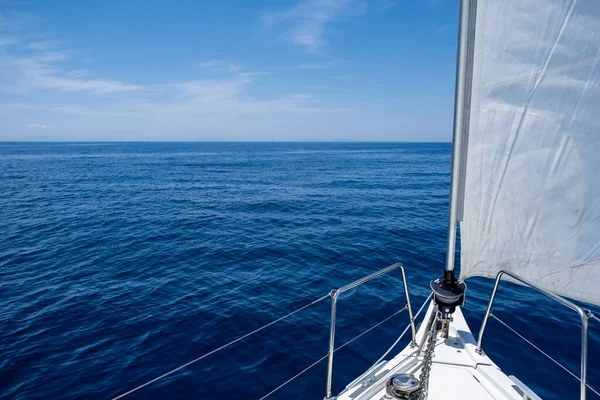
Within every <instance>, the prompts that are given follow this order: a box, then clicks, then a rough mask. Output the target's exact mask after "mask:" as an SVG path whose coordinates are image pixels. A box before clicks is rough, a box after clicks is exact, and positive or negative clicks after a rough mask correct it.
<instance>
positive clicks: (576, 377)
mask: <svg viewBox="0 0 600 400" xmlns="http://www.w3.org/2000/svg"><path fill="white" fill-rule="evenodd" d="M490 317H493V318H494V319H495V320H496V321H498V322H500V323H501V324H502V325H504V326H505V327H506V328H507V329H508V330H510V331H512V333H514V334H515V335H517V336H518V337H520V338H521V339H523V340H524V341H525V342H527V343H528V344H529V345H530V346H531V347H533V348H534V349H536V350H537V351H539V352H540V353H542V354H543V355H545V356H546V357H547V358H548V359H549V360H550V361H552V362H554V363H555V364H556V365H558V366H559V367H561V368H562V369H564V370H565V371H567V372H568V373H569V374H570V375H571V376H572V377H573V378H575V379H577V380H578V381H579V382H581V378H580V377H579V376H577V375H575V374H574V373H573V372H572V371H571V370H570V369H568V368H567V367H565V366H564V365H562V364H561V363H559V362H558V361H556V360H555V359H554V358H552V357H551V356H550V355H549V354H548V353H546V352H545V351H544V350H542V349H540V348H539V347H538V346H536V345H535V344H533V343H532V342H531V341H529V340H528V339H527V338H525V337H524V336H523V335H521V334H520V333H519V332H517V331H516V330H514V329H513V328H511V327H510V326H509V325H508V324H507V323H506V322H504V321H502V320H501V319H500V318H498V317H497V316H495V315H494V314H492V313H490ZM585 386H587V387H588V389H590V390H591V391H592V392H594V393H595V394H596V395H597V396H599V397H600V393H598V391H597V390H596V389H594V388H593V387H592V386H590V384H589V383H587V382H586V383H585Z"/></svg>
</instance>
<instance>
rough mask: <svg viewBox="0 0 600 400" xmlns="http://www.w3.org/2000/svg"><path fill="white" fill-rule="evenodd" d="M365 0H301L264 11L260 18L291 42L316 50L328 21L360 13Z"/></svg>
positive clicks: (266, 25)
mask: <svg viewBox="0 0 600 400" xmlns="http://www.w3.org/2000/svg"><path fill="white" fill-rule="evenodd" d="M367 6H368V4H367V1H365V0H302V1H300V2H299V3H298V4H297V5H295V6H294V7H292V8H289V9H286V10H281V11H277V12H266V13H263V15H262V22H263V25H264V27H265V28H266V29H268V30H275V29H280V30H282V31H283V35H284V36H285V37H286V38H287V39H288V40H290V41H291V42H292V43H295V44H297V45H300V46H302V47H304V48H305V49H306V50H307V51H308V52H313V53H314V52H317V51H319V50H320V49H321V48H322V47H323V46H324V45H325V34H326V31H327V27H328V25H330V24H331V23H333V22H336V21H339V20H342V19H345V18H350V17H353V16H356V15H360V14H363V13H364V12H365V11H366V10H367Z"/></svg>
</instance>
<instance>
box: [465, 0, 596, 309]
mask: <svg viewBox="0 0 600 400" xmlns="http://www.w3.org/2000/svg"><path fill="white" fill-rule="evenodd" d="M472 4H474V5H476V18H473V17H474V15H472V17H471V19H472V20H474V21H476V22H473V24H474V28H475V35H474V38H475V40H474V47H473V55H474V57H473V59H474V62H473V65H472V68H473V69H472V82H471V83H470V85H471V88H470V89H471V90H470V94H471V97H470V102H468V101H467V106H469V105H470V110H469V107H467V110H468V111H467V113H466V114H467V115H466V117H465V118H468V123H467V124H466V127H467V129H468V132H465V134H464V135H465V137H464V139H463V143H465V147H463V157H464V152H465V151H466V158H465V160H466V161H465V163H464V173H463V179H464V182H463V186H464V203H463V207H462V214H463V215H462V221H461V224H460V233H461V278H466V277H469V276H485V277H494V276H495V275H496V273H497V272H498V271H499V270H501V269H508V270H511V271H513V272H515V273H517V274H518V275H520V276H522V277H524V278H526V279H528V280H531V281H532V282H534V283H536V284H537V285H539V286H542V287H544V288H546V289H548V290H550V291H552V292H554V293H556V294H559V295H564V296H567V297H571V298H574V299H578V300H582V301H586V302H590V303H594V304H600V1H598V0H580V1H576V0H571V1H567V0H510V1H509V0H479V1H477V2H475V1H472ZM468 85H469V83H467V86H468Z"/></svg>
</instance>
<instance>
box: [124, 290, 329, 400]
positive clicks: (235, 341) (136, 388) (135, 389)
mask: <svg viewBox="0 0 600 400" xmlns="http://www.w3.org/2000/svg"><path fill="white" fill-rule="evenodd" d="M328 297H329V294H327V295H325V296H323V297H320V298H318V299H316V300H314V301H313V302H311V303H309V304H307V305H305V306H303V307H300V308H299V309H297V310H296V311H292V312H291V313H289V314H286V315H284V316H283V317H280V318H278V319H276V320H274V321H271V322H269V323H268V324H266V325H263V326H261V327H260V328H258V329H255V330H253V331H252V332H249V333H247V334H245V335H244V336H240V337H239V338H237V339H235V340H232V341H231V342H229V343H227V344H224V345H223V346H221V347H218V348H216V349H214V350H211V351H209V352H208V353H206V354H204V355H202V356H200V357H198V358H195V359H193V360H192V361H189V362H187V363H185V364H183V365H181V366H179V367H177V368H175V369H172V370H171V371H169V372H166V373H164V374H162V375H161V376H159V377H156V378H154V379H152V380H150V381H148V382H146V383H144V384H141V385H140V386H137V387H135V388H133V389H131V390H130V391H128V392H125V393H123V394H120V395H118V396H117V397H114V398H113V400H118V399H121V398H123V397H125V396H128V395H130V394H131V393H133V392H136V391H138V390H140V389H141V388H143V387H146V386H148V385H151V384H153V383H154V382H156V381H159V380H161V379H163V378H165V377H167V376H169V375H172V374H174V373H175V372H177V371H179V370H182V369H183V368H185V367H188V366H190V365H192V364H194V363H196V362H198V361H200V360H202V359H203V358H206V357H208V356H210V355H211V354H214V353H216V352H218V351H221V350H223V349H225V348H227V347H229V346H231V345H232V344H235V343H237V342H239V341H240V340H243V339H245V338H247V337H248V336H252V335H254V334H255V333H258V332H260V331H262V330H263V329H265V328H268V327H269V326H271V325H273V324H275V323H277V322H279V321H282V320H284V319H286V318H288V317H291V316H292V315H294V314H296V313H298V312H300V311H302V310H304V309H305V308H308V307H310V306H312V305H314V304H317V303H319V302H321V301H323V300H325V299H326V298H328Z"/></svg>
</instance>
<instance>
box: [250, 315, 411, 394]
mask: <svg viewBox="0 0 600 400" xmlns="http://www.w3.org/2000/svg"><path fill="white" fill-rule="evenodd" d="M406 308H407V307H406V306H404V307H402V308H401V309H400V310H398V311H396V312H395V313H393V314H392V315H390V316H389V317H387V318H386V319H384V320H382V321H380V322H378V323H377V324H375V325H373V326H372V327H370V328H369V329H367V330H366V331H364V332H363V333H361V334H358V335H356V336H354V337H353V338H352V339H350V340H348V341H347V342H346V343H344V344H342V345H341V346H339V347H336V348H335V349H334V350H333V352H334V353H335V352H336V351H338V350H340V349H343V348H344V347H346V346H348V345H349V344H350V343H352V342H354V341H355V340H357V339H358V338H360V337H361V336H363V335H366V334H367V333H369V332H371V331H372V330H373V329H375V328H377V327H378V326H380V325H381V324H383V323H385V322H387V321H389V320H390V319H392V318H394V317H395V316H396V315H398V314H400V313H401V312H402V311H404V310H406ZM409 326H410V325H409ZM328 356H329V353H327V354H325V355H324V356H323V357H321V358H320V359H318V360H317V361H315V362H314V363H312V364H311V365H310V366H309V367H307V368H305V369H304V370H302V371H300V372H299V373H298V374H296V375H295V376H294V377H292V378H291V379H288V380H287V381H285V382H284V383H282V384H281V385H279V386H278V387H276V388H275V389H273V390H272V391H270V392H269V393H267V394H266V395H264V396H263V397H261V398H260V399H259V400H263V399H266V398H267V397H269V396H270V395H272V394H273V393H275V392H276V391H278V390H279V389H281V388H282V387H284V386H285V385H287V384H288V383H290V382H291V381H293V380H294V379H296V378H297V377H299V376H300V375H302V374H304V373H305V372H306V371H308V370H309V369H311V368H312V367H314V366H315V365H317V364H318V363H320V362H321V361H323V360H324V359H326V358H327V357H328Z"/></svg>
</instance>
